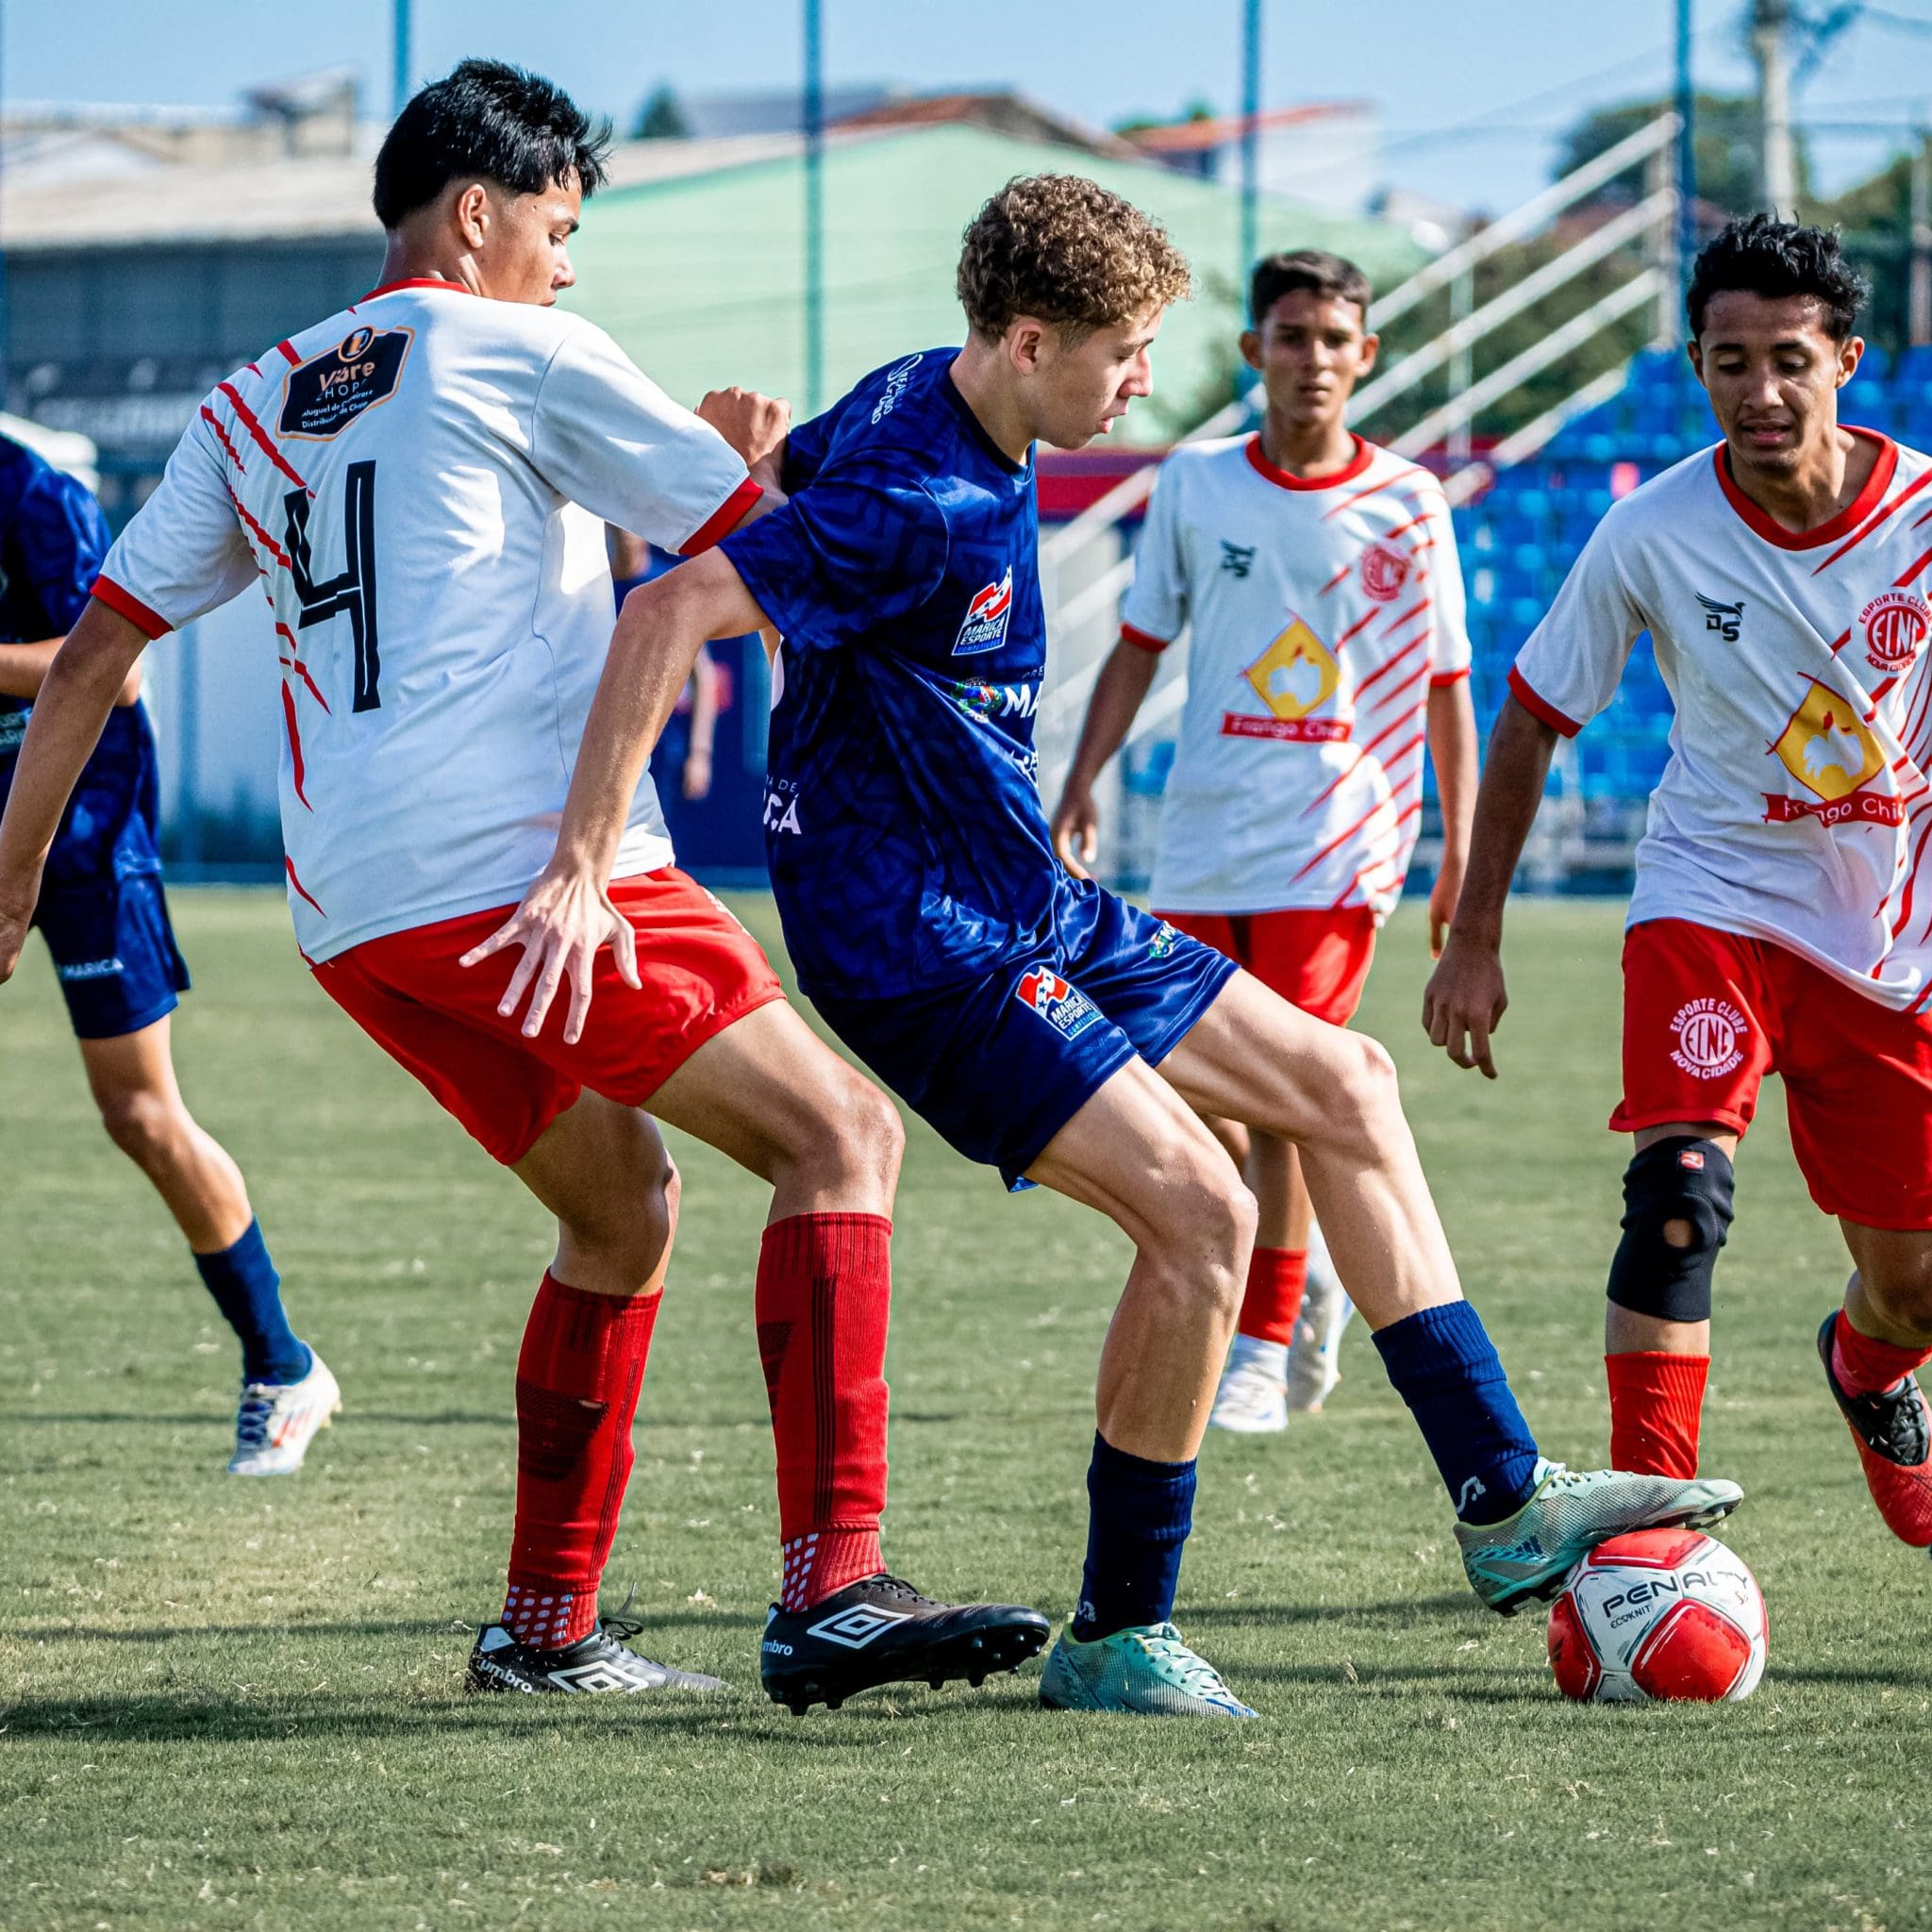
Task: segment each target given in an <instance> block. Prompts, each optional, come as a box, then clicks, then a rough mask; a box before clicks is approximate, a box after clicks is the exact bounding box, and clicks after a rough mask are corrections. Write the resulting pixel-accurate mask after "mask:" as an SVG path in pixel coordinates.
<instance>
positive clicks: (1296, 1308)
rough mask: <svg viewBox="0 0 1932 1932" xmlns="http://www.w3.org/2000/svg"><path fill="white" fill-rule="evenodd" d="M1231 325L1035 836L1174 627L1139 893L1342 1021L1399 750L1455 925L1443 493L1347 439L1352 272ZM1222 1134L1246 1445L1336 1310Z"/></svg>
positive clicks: (1364, 956)
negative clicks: (1163, 748) (1247, 1236)
mask: <svg viewBox="0 0 1932 1932" xmlns="http://www.w3.org/2000/svg"><path fill="white" fill-rule="evenodd" d="M1248 312H1249V314H1250V316H1251V317H1252V318H1253V325H1252V326H1251V327H1250V328H1249V329H1248V330H1247V331H1246V332H1245V333H1244V334H1243V335H1242V337H1241V355H1242V357H1243V358H1245V359H1246V361H1247V362H1248V364H1249V366H1250V367H1251V368H1253V369H1256V370H1257V371H1259V373H1260V375H1261V380H1262V384H1263V387H1264V390H1265V392H1266V396H1267V408H1266V412H1265V414H1264V416H1263V419H1262V422H1261V425H1260V427H1259V428H1258V429H1257V430H1256V431H1255V432H1254V433H1252V434H1251V435H1247V436H1239V437H1228V438H1225V439H1223V440H1221V441H1213V442H1191V443H1183V444H1181V445H1180V446H1179V447H1178V448H1177V449H1175V450H1174V453H1173V454H1172V455H1171V456H1169V457H1168V458H1167V459H1166V461H1165V462H1163V463H1162V464H1161V466H1160V475H1159V477H1158V481H1157V482H1156V484H1155V488H1154V496H1153V500H1152V501H1151V502H1150V503H1149V505H1148V507H1147V520H1146V524H1145V525H1144V527H1143V528H1142V530H1141V538H1140V541H1139V542H1138V543H1137V544H1136V546H1135V550H1134V582H1133V587H1132V589H1131V590H1130V591H1128V593H1127V599H1126V604H1125V606H1124V608H1123V610H1122V613H1121V618H1122V622H1121V641H1120V642H1119V644H1118V645H1116V646H1115V649H1114V652H1113V655H1112V656H1111V657H1110V658H1108V661H1107V663H1106V664H1105V665H1104V666H1103V667H1102V669H1101V673H1100V678H1099V681H1098V682H1097V683H1096V684H1095V686H1094V688H1093V697H1092V700H1091V703H1090V705H1089V706H1088V709H1087V723H1086V726H1085V728H1084V729H1083V731H1082V732H1081V734H1080V743H1079V748H1078V750H1077V751H1076V752H1075V753H1074V763H1073V768H1072V770H1071V771H1070V772H1069V773H1068V774H1067V782H1066V788H1065V791H1064V792H1063V793H1062V795H1061V798H1060V803H1059V807H1058V809H1057V810H1056V811H1055V813H1054V822H1053V829H1054V844H1055V847H1056V849H1057V850H1058V853H1059V856H1060V858H1061V859H1062V860H1063V861H1065V863H1066V864H1067V865H1068V866H1069V868H1071V869H1072V870H1074V871H1075V872H1081V871H1083V870H1084V868H1085V867H1086V866H1089V865H1091V864H1092V863H1093V859H1094V857H1095V852H1096V849H1097V838H1098V833H1099V826H1100V813H1099V808H1098V806H1097V805H1096V803H1095V801H1094V796H1093V788H1094V784H1095V782H1096V781H1097V780H1098V778H1099V776H1100V774H1101V771H1102V770H1103V769H1104V767H1105V766H1106V764H1107V761H1108V759H1109V758H1112V756H1113V755H1114V753H1115V752H1116V751H1118V750H1119V749H1120V746H1121V744H1122V742H1123V741H1124V739H1125V737H1126V735H1127V732H1128V730H1129V729H1130V727H1131V726H1132V724H1133V722H1134V718H1135V715H1136V714H1137V713H1138V712H1139V710H1140V708H1141V704H1142V702H1143V701H1144V700H1145V698H1146V696H1147V693H1148V691H1150V690H1151V689H1152V687H1153V683H1154V675H1155V672H1156V670H1157V669H1158V665H1159V662H1160V654H1161V653H1162V652H1163V651H1165V650H1166V649H1167V648H1168V646H1169V645H1170V644H1171V643H1173V642H1174V640H1175V639H1176V638H1177V637H1179V636H1180V634H1181V631H1182V630H1183V628H1185V629H1186V630H1187V631H1188V632H1189V639H1190V641H1189V645H1188V697H1187V706H1186V708H1185V709H1184V711H1183V712H1182V714H1181V722H1180V730H1179V741H1178V742H1177V744H1176V745H1175V747H1174V769H1173V770H1172V771H1171V772H1170V773H1169V774H1168V780H1167V789H1166V791H1165V794H1164V795H1163V797H1162V800H1161V811H1160V835H1159V845H1158V852H1157V855H1156V858H1155V862H1154V878H1153V883H1152V885H1151V886H1150V887H1149V890H1148V903H1149V904H1150V905H1152V907H1153V908H1154V909H1155V911H1156V912H1158V914H1159V915H1160V916H1161V917H1162V918H1164V919H1167V920H1169V921H1170V922H1171V923H1172V924H1174V925H1175V926H1177V927H1178V928H1179V929H1180V930H1181V931H1182V932H1187V933H1191V934H1192V935H1193V936H1194V937H1195V938H1196V939H1198V940H1202V941H1206V942H1207V943H1208V945H1211V946H1216V947H1218V948H1219V949H1220V950H1221V951H1222V952H1224V953H1225V954H1227V955H1228V956H1229V957H1230V958H1234V959H1238V960H1239V961H1240V962H1241V965H1242V966H1243V967H1245V968H1246V969H1247V971H1248V972H1250V973H1252V974H1254V975H1255V977H1256V978H1257V979H1258V980H1260V982H1261V983H1262V985H1264V986H1266V987H1268V988H1270V989H1271V990H1272V991H1275V992H1278V993H1279V994H1280V995H1281V997H1282V998H1283V999H1285V1000H1288V1001H1290V1002H1291V1004H1292V1005H1294V1006H1297V1007H1300V1008H1302V1010H1303V1011H1304V1012H1308V1013H1312V1014H1314V1015H1315V1017H1316V1018H1317V1019H1319V1020H1327V1021H1329V1022H1331V1023H1332V1024H1335V1025H1338V1026H1345V1025H1346V1024H1348V1022H1349V1021H1350V1020H1352V1019H1353V1018H1354V1017H1355V1010H1356V1008H1357V1005H1358V1004H1359V1002H1360V1000H1361V995H1362V987H1363V984H1364V983H1365V982H1366V980H1367V978H1368V974H1369V962H1370V960H1371V959H1372V958H1374V950H1375V933H1376V929H1377V928H1378V927H1379V926H1380V925H1381V924H1382V922H1383V921H1384V920H1385V919H1387V918H1388V916H1389V914H1390V913H1391V912H1392V911H1393V910H1394V909H1395V903H1396V900H1397V899H1398V898H1399V897H1400V896H1401V892H1402V885H1403V880H1404V877H1405V875H1406V874H1407V870H1408V859H1409V855H1410V853H1411V852H1412V851H1413V850H1414V849H1415V841H1416V832H1417V830H1418V828H1419V827H1420V825H1421V823H1422V803H1423V797H1422V793H1423V755H1424V749H1426V751H1427V753H1428V756H1429V758H1431V759H1432V760H1433V762H1434V764H1435V767H1436V780H1437V785H1438V788H1439V791H1440V792H1441V803H1442V861H1441V867H1440V868H1439V870H1438V873H1437V876H1436V883H1435V886H1434V889H1433V890H1432V891H1430V894H1429V942H1430V946H1431V949H1432V950H1434V949H1437V948H1440V946H1441V934H1442V931H1443V929H1444V928H1445V927H1446V926H1447V924H1448V923H1449V919H1450V917H1451V915H1452V914H1453V913H1454V911H1455V909H1456V894H1457V890H1458V889H1459V887H1460V885H1461V882H1462V866H1463V860H1464V858H1465V857H1466V855H1467V853H1468V850H1469V815H1470V812H1471V810H1472V809H1473V808H1474V804H1475V770H1476V732H1475V712H1474V708H1472V706H1471V704H1470V701H1469V634H1468V632H1467V630H1466V629H1465V628H1464V626H1463V600H1462V573H1461V571H1460V569H1459V568H1458V567H1457V559H1456V535H1455V532H1454V530H1453V529H1452V528H1451V527H1450V523H1449V505H1448V502H1447V501H1446V499H1445V498H1444V497H1443V494H1442V488H1441V484H1440V483H1439V482H1438V481H1437V480H1436V478H1435V477H1434V476H1432V475H1430V474H1429V473H1428V472H1427V471H1426V470H1424V469H1420V468H1418V467H1417V465H1415V464H1414V463H1411V462H1409V461H1407V460H1406V459H1405V458H1402V457H1397V456H1391V455H1390V453H1389V452H1388V451H1387V450H1383V449H1377V448H1376V447H1375V446H1374V444H1373V443H1369V442H1365V441H1363V440H1362V439H1361V438H1360V437H1359V436H1356V435H1353V434H1351V433H1350V431H1349V427H1348V421H1347V411H1348V401H1349V397H1350V396H1351V395H1352V394H1353V393H1354V391H1355V387H1356V384H1357V382H1358V381H1359V380H1360V379H1361V378H1362V377H1363V376H1364V375H1367V374H1368V373H1369V372H1370V371H1371V370H1372V369H1374V365H1375V351H1376V347H1377V343H1376V339H1375V338H1374V336H1373V335H1371V334H1370V333H1369V332H1368V313H1369V281H1368V277H1367V276H1366V275H1363V274H1362V272H1361V270H1360V269H1358V268H1357V266H1356V265H1355V264H1354V263H1353V262H1351V261H1344V260H1342V259H1341V257H1339V256H1335V255H1327V254H1324V253H1323V252H1322V251H1321V250H1319V249H1300V250H1297V251H1295V252H1294V253H1292V254H1289V255H1272V256H1269V257H1267V258H1265V259H1263V260H1261V261H1259V262H1257V263H1256V265H1255V270H1254V273H1253V275H1251V276H1250V277H1249V283H1248ZM1223 1132H1224V1138H1227V1139H1229V1140H1231V1141H1235V1143H1236V1144H1239V1141H1238V1140H1236V1136H1235V1135H1228V1134H1227V1133H1226V1131H1225V1129H1223ZM1238 1133H1239V1130H1236V1134H1238ZM1246 1138H1247V1150H1246V1158H1245V1160H1244V1161H1243V1164H1242V1173H1243V1174H1244V1175H1245V1176H1246V1179H1247V1183H1248V1186H1249V1187H1250V1189H1252V1190H1253V1191H1254V1195H1255V1204H1256V1208H1257V1215H1258V1222H1259V1224H1258V1226H1257V1232H1256V1236H1255V1254H1254V1258H1253V1260H1252V1261H1250V1263H1249V1264H1248V1279H1247V1286H1246V1289H1245V1291H1244V1292H1243V1293H1242V1296H1241V1319H1240V1321H1239V1323H1238V1324H1237V1325H1236V1329H1235V1339H1234V1351H1233V1353H1232V1355H1231V1356H1230V1357H1228V1366H1227V1372H1226V1374H1224V1375H1223V1377H1222V1379H1221V1387H1220V1389H1219V1391H1217V1392H1216V1395H1215V1398H1214V1410H1213V1414H1212V1416H1211V1417H1210V1418H1209V1420H1210V1421H1211V1422H1212V1423H1213V1424H1214V1425H1215V1426H1216V1427H1217V1428H1224V1429H1233V1430H1236V1431H1239V1432H1242V1433H1247V1434H1266V1433H1271V1432H1273V1431H1275V1430H1279V1429H1284V1428H1286V1427H1287V1426H1288V1414H1289V1410H1290V1408H1291V1407H1297V1406H1299V1407H1320V1405H1321V1403H1322V1401H1323V1399H1324V1397H1325V1396H1326V1395H1327V1393H1328V1391H1329V1390H1330V1389H1331V1388H1332V1387H1333V1386H1334V1382H1335V1379H1336V1374H1337V1371H1336V1367H1335V1355H1336V1353H1337V1349H1336V1344H1337V1343H1338V1342H1339V1341H1340V1339H1341V1325H1342V1323H1343V1322H1345V1321H1346V1319H1347V1316H1348V1306H1349V1305H1348V1298H1347V1296H1346V1295H1345V1294H1344V1293H1343V1292H1342V1291H1341V1283H1340V1281H1338V1280H1337V1279H1336V1278H1335V1275H1334V1273H1333V1269H1332V1266H1331V1265H1329V1264H1328V1262H1327V1258H1326V1256H1325V1253H1324V1252H1323V1251H1322V1250H1320V1249H1314V1248H1311V1241H1310V1237H1311V1235H1312V1233H1313V1222H1312V1218H1311V1216H1310V1212H1309V1208H1308V1191H1307V1186H1306V1185H1305V1184H1304V1182H1303V1180H1302V1177H1301V1167H1300V1163H1299V1162H1298V1161H1297V1160H1296V1158H1295V1151H1294V1147H1293V1144H1292V1143H1291V1141H1285V1140H1282V1139H1281V1138H1280V1137H1278V1136H1276V1135H1273V1134H1267V1133H1255V1134H1251V1135H1249V1136H1247V1137H1246ZM1305 1287H1306V1291H1307V1299H1306V1302H1305V1301H1304V1288H1305ZM1291 1344H1292V1346H1291Z"/></svg>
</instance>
